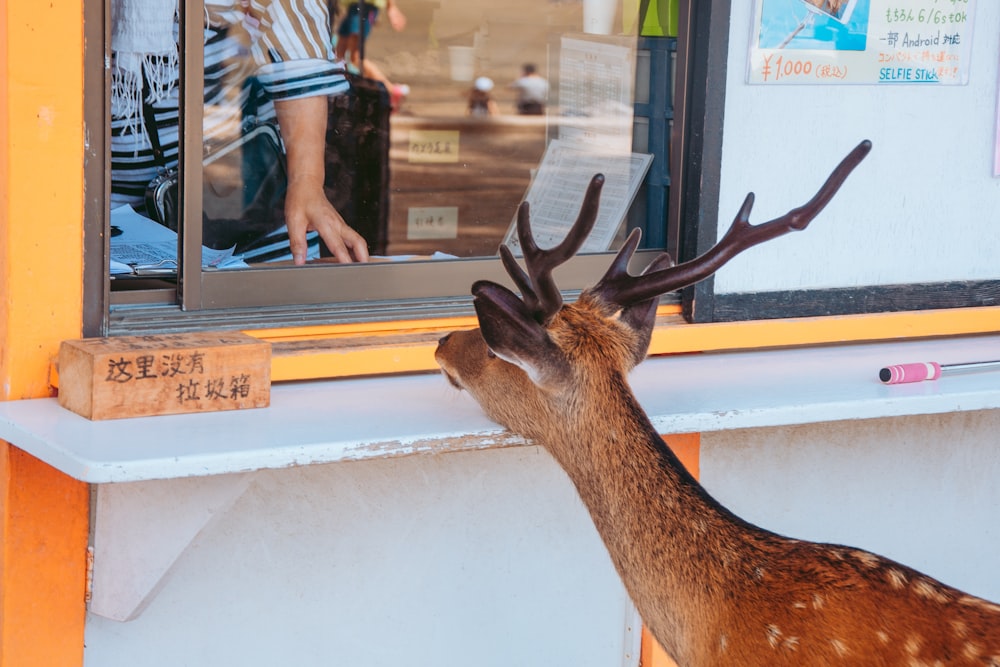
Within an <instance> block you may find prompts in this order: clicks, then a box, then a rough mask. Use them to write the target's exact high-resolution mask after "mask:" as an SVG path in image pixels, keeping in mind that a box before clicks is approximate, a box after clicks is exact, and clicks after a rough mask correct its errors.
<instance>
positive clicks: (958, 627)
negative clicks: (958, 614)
mask: <svg viewBox="0 0 1000 667" xmlns="http://www.w3.org/2000/svg"><path fill="white" fill-rule="evenodd" d="M951 629H952V630H954V631H955V636H956V637H959V638H961V639H964V638H966V637H968V636H969V626H968V625H966V624H965V621H963V620H961V619H955V620H954V621H952V622H951Z"/></svg>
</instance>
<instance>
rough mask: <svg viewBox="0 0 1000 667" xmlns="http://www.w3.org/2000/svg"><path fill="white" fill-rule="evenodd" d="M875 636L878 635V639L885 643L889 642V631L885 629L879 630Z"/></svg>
mask: <svg viewBox="0 0 1000 667" xmlns="http://www.w3.org/2000/svg"><path fill="white" fill-rule="evenodd" d="M875 636H876V637H878V640H879V641H880V642H882V643H883V644H888V643H889V633H888V632H886V631H885V630H879V631H878V632H876V633H875Z"/></svg>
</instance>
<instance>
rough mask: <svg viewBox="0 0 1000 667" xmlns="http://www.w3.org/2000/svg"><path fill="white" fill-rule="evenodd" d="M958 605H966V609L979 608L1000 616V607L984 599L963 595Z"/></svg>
mask: <svg viewBox="0 0 1000 667" xmlns="http://www.w3.org/2000/svg"><path fill="white" fill-rule="evenodd" d="M958 603H959V604H962V605H965V606H966V607H978V608H979V609H982V610H983V611H989V612H992V613H995V614H1000V605H998V604H994V603H992V602H990V601H988V600H984V599H982V598H977V597H975V596H972V595H963V596H962V597H960V598H959V599H958Z"/></svg>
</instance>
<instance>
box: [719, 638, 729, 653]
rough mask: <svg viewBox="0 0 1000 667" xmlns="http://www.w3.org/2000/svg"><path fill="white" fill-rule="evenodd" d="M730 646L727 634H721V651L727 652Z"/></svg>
mask: <svg viewBox="0 0 1000 667" xmlns="http://www.w3.org/2000/svg"><path fill="white" fill-rule="evenodd" d="M728 647H729V637H727V636H726V635H719V653H725V652H726V649H727V648H728Z"/></svg>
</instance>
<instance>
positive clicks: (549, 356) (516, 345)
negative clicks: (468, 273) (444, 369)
mask: <svg viewBox="0 0 1000 667" xmlns="http://www.w3.org/2000/svg"><path fill="white" fill-rule="evenodd" d="M472 294H473V295H474V296H475V299H474V301H473V305H475V307H476V315H477V316H478V317H479V330H480V332H481V333H482V334H483V339H484V340H485V341H486V344H487V345H488V346H489V348H490V350H492V351H493V353H494V354H495V355H497V356H498V357H500V358H501V359H503V360H504V361H506V362H508V363H511V364H513V365H515V366H517V367H518V368H520V369H521V370H523V371H524V372H525V373H527V374H528V377H530V378H531V381H532V382H534V383H535V384H536V385H538V386H539V387H542V388H543V389H549V390H553V389H558V388H559V387H561V386H564V385H565V384H566V383H567V382H569V379H570V376H571V371H570V365H569V362H568V361H567V359H566V357H565V355H564V354H563V352H562V350H560V349H559V347H558V346H557V345H556V344H555V342H554V341H553V340H552V339H551V338H550V337H549V334H548V332H547V331H546V330H545V327H544V326H542V325H541V324H540V323H539V322H538V321H537V320H536V319H535V317H534V315H533V314H532V313H531V312H530V311H529V310H528V308H527V307H526V306H525V305H524V303H523V302H522V301H521V299H519V298H518V297H517V295H516V294H514V293H513V292H511V291H510V290H509V289H507V288H506V287H504V286H502V285H498V284H496V283H493V282H490V281H488V280H480V281H477V282H476V283H475V284H474V285H473V286H472Z"/></svg>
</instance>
